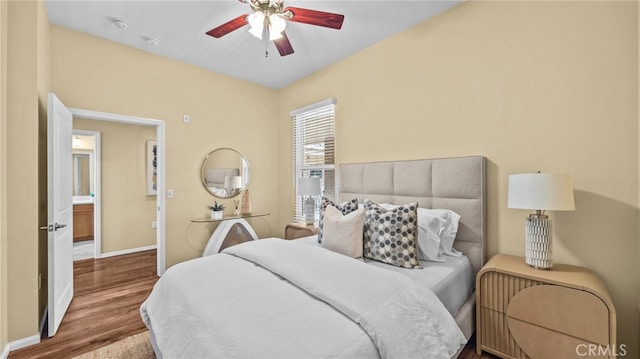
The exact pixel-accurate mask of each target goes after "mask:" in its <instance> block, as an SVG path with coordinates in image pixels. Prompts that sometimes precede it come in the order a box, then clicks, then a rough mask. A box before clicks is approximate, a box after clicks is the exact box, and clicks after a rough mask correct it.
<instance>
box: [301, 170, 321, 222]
mask: <svg viewBox="0 0 640 359" xmlns="http://www.w3.org/2000/svg"><path fill="white" fill-rule="evenodd" d="M297 189H298V196H302V197H303V198H304V196H307V198H306V199H305V200H304V202H303V203H304V204H303V207H302V213H303V214H304V221H305V223H307V224H313V223H314V222H315V221H316V200H315V199H314V196H319V195H320V194H322V189H321V188H320V178H318V177H304V178H298V186H297Z"/></svg>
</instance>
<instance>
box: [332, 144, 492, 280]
mask: <svg viewBox="0 0 640 359" xmlns="http://www.w3.org/2000/svg"><path fill="white" fill-rule="evenodd" d="M338 176H339V195H338V200H339V201H347V200H350V199H352V198H354V197H357V198H358V201H359V202H362V201H364V199H365V198H368V199H369V200H371V201H373V202H376V203H392V204H398V205H402V204H405V203H409V202H414V201H417V202H418V204H419V206H420V207H423V208H446V209H451V210H453V211H455V212H456V213H458V214H459V215H460V224H459V227H458V234H457V236H456V240H455V242H454V247H455V248H456V249H458V250H459V251H462V252H463V253H464V254H465V255H466V256H467V257H469V260H470V261H471V265H472V266H473V270H474V275H475V274H477V273H478V271H479V270H480V268H482V266H483V265H484V263H485V243H486V197H487V196H486V192H487V185H486V183H487V181H486V159H485V157H482V156H473V157H458V158H442V159H426V160H410V161H395V162H368V163H353V164H341V165H340V169H339V174H338Z"/></svg>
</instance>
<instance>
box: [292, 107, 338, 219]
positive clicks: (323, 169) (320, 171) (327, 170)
mask: <svg viewBox="0 0 640 359" xmlns="http://www.w3.org/2000/svg"><path fill="white" fill-rule="evenodd" d="M334 109H335V100H334V99H330V100H326V101H323V102H320V103H317V104H314V105H311V106H307V107H305V108H302V109H299V110H296V111H292V112H291V117H292V119H293V188H294V189H295V190H296V191H295V196H294V198H295V200H294V206H293V208H294V213H293V218H294V220H295V221H303V220H304V215H303V214H302V198H301V196H298V195H297V188H296V185H297V184H296V183H297V178H300V177H319V178H320V182H321V186H322V193H323V195H324V196H326V197H329V198H332V199H333V198H334V196H335V164H334V163H335V155H334V150H335V111H334ZM316 206H317V207H319V206H320V201H319V200H318V201H316Z"/></svg>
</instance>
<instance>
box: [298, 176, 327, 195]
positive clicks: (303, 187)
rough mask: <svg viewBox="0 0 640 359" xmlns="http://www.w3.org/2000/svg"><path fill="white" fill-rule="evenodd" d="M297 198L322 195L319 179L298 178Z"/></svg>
mask: <svg viewBox="0 0 640 359" xmlns="http://www.w3.org/2000/svg"><path fill="white" fill-rule="evenodd" d="M297 188H298V196H318V195H320V194H322V189H321V188H320V178H318V177H306V178H298V186H297Z"/></svg>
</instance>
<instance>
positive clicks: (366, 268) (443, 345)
mask: <svg viewBox="0 0 640 359" xmlns="http://www.w3.org/2000/svg"><path fill="white" fill-rule="evenodd" d="M140 310H141V314H142V318H143V321H144V322H145V324H146V325H147V326H148V327H149V328H153V332H154V334H155V338H156V343H157V346H158V349H159V351H160V352H161V355H162V358H164V359H170V358H274V359H275V358H377V357H381V358H403V359H404V358H450V357H451V356H452V355H453V354H454V353H455V352H456V351H457V350H458V349H459V347H460V345H462V344H464V343H465V338H464V336H463V334H462V332H461V331H460V329H459V328H458V327H457V325H456V324H455V321H454V320H453V318H452V317H451V315H450V314H449V313H448V312H447V310H446V309H445V308H444V306H443V305H442V303H441V302H440V301H439V300H438V298H437V297H436V296H435V295H434V294H433V293H432V292H431V291H430V290H429V289H428V288H426V287H424V286H422V285H420V284H417V283H415V282H413V281H412V280H411V279H409V278H408V277H406V276H405V275H402V274H399V273H396V272H392V271H388V270H384V269H380V268H376V267H373V266H370V265H367V264H365V263H362V262H360V261H357V260H354V259H352V258H349V257H346V256H343V255H340V254H336V253H333V252H330V251H328V250H326V249H323V248H320V247H315V246H310V245H307V244H304V243H298V242H296V241H284V240H280V239H275V238H274V239H263V240H259V241H252V242H247V243H244V244H241V245H237V246H233V247H230V248H227V249H226V250H225V251H224V252H223V253H221V254H218V255H213V256H208V257H203V258H198V259H194V260H191V261H188V262H184V263H181V264H178V265H175V266H173V267H171V268H170V269H169V270H167V271H166V272H165V274H164V275H163V276H162V278H160V280H159V281H158V283H157V284H156V286H155V287H154V289H153V291H152V293H151V295H150V296H149V298H148V299H147V300H146V301H145V302H144V303H143V304H142V307H141V309H140Z"/></svg>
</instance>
